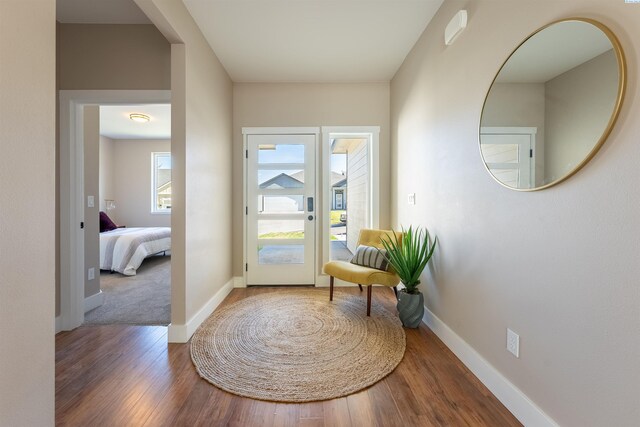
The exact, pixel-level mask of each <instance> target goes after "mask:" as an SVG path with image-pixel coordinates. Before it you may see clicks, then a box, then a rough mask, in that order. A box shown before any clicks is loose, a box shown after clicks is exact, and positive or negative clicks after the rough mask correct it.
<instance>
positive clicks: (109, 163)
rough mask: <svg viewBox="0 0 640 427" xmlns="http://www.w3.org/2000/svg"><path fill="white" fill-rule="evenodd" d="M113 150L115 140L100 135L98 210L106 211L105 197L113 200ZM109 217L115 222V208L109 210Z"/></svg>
mask: <svg viewBox="0 0 640 427" xmlns="http://www.w3.org/2000/svg"><path fill="white" fill-rule="evenodd" d="M114 151H115V142H114V141H113V139H111V138H107V137H106V136H102V135H100V172H99V175H100V180H99V197H100V198H99V202H100V210H101V211H103V212H106V211H107V208H106V205H105V199H109V200H115V199H116V192H115V181H114V172H115V169H114ZM109 217H110V218H111V219H113V220H114V221H115V222H116V223H117V222H118V221H117V218H118V215H117V212H116V211H115V210H113V211H111V212H109Z"/></svg>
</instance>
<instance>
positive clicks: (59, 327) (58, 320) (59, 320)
mask: <svg viewBox="0 0 640 427" xmlns="http://www.w3.org/2000/svg"><path fill="white" fill-rule="evenodd" d="M55 325H56V334H57V333H58V332H60V331H62V317H60V316H56V323H55Z"/></svg>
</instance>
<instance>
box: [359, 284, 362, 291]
mask: <svg viewBox="0 0 640 427" xmlns="http://www.w3.org/2000/svg"><path fill="white" fill-rule="evenodd" d="M358 286H359V287H360V292H362V285H361V284H360V283H358Z"/></svg>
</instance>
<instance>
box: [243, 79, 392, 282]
mask: <svg viewBox="0 0 640 427" xmlns="http://www.w3.org/2000/svg"><path fill="white" fill-rule="evenodd" d="M249 126H252V127H255V126H267V127H270V126H277V127H286V126H380V165H381V168H380V171H379V175H380V226H382V227H386V226H387V225H388V224H389V219H390V216H389V209H388V206H389V200H390V199H389V166H390V164H389V84H388V83H363V84H322V83H318V84H306V83H304V84H303V83H282V84H274V83H236V84H234V86H233V144H234V148H233V177H234V178H233V212H234V215H233V218H234V223H233V273H234V275H235V276H242V274H243V268H242V259H243V245H242V221H243V220H244V215H243V210H244V207H243V206H244V204H243V200H242V182H243V177H242V162H243V159H244V156H243V154H242V127H249ZM319 176H321V175H319ZM317 199H318V200H320V199H319V198H317ZM348 203H350V201H349V200H347V204H348ZM318 208H319V209H321V208H322V206H321V205H320V204H318ZM317 224H318V226H320V223H317Z"/></svg>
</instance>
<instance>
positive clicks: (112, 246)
mask: <svg viewBox="0 0 640 427" xmlns="http://www.w3.org/2000/svg"><path fill="white" fill-rule="evenodd" d="M170 249H171V228H169V227H145V228H118V229H115V230H112V231H105V232H103V233H100V269H101V270H111V271H117V272H118V273H122V274H125V275H127V276H134V275H135V274H136V270H137V269H138V267H140V264H142V261H143V260H144V259H145V258H146V257H148V256H150V255H153V254H157V253H158V252H163V251H168V250H170Z"/></svg>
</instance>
